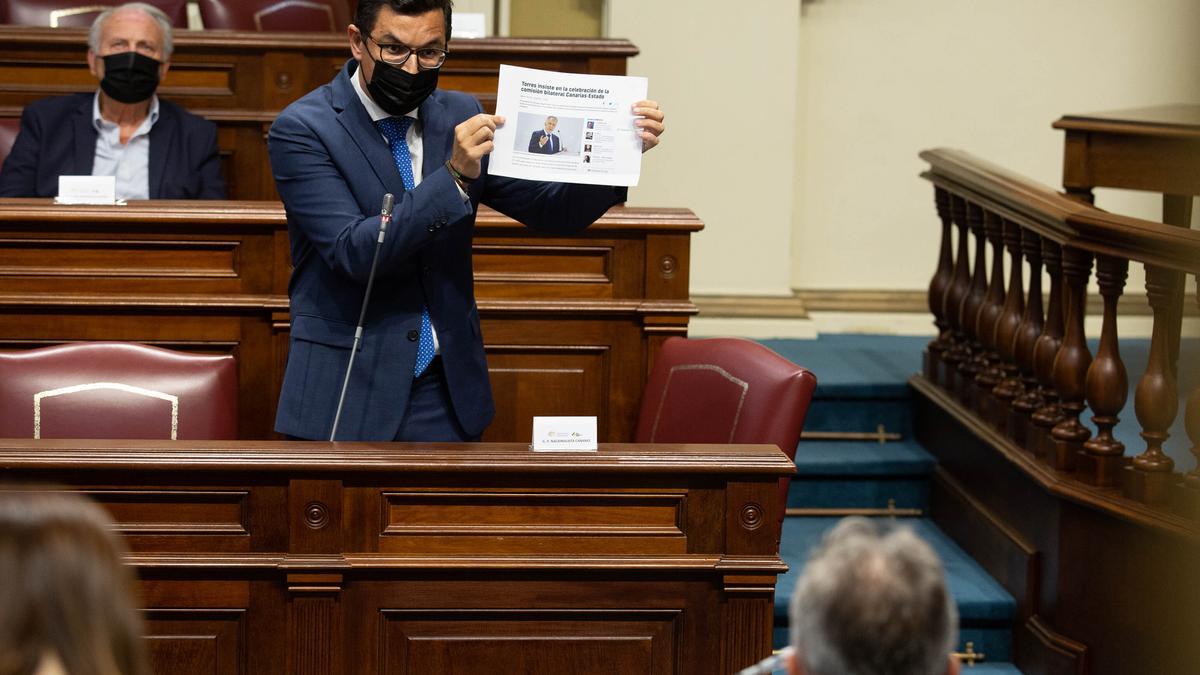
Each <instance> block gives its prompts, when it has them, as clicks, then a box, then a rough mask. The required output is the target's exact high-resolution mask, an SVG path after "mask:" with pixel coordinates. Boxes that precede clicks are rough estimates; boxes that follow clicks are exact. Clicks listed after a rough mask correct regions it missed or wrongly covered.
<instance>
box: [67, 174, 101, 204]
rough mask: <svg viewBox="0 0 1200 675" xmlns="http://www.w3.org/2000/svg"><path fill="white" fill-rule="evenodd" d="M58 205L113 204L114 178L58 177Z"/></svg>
mask: <svg viewBox="0 0 1200 675" xmlns="http://www.w3.org/2000/svg"><path fill="white" fill-rule="evenodd" d="M54 201H56V202H58V203H59V204H115V203H116V201H117V177H116V176H59V177H58V197H56V198H55V200H54Z"/></svg>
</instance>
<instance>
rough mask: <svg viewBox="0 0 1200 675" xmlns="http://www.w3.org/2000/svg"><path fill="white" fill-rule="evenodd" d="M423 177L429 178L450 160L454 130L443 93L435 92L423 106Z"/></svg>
mask: <svg viewBox="0 0 1200 675" xmlns="http://www.w3.org/2000/svg"><path fill="white" fill-rule="evenodd" d="M420 116H421V152H422V154H424V155H425V156H424V157H423V158H422V159H421V176H422V177H423V178H427V177H429V176H431V175H432V174H433V172H435V171H437V170H438V169H440V168H441V167H442V165H443V164H445V163H446V160H447V159H450V150H451V144H452V143H453V142H454V128H453V127H452V126H451V122H453V121H454V120H452V119H450V115H449V114H447V113H446V106H445V105H443V104H442V97H441V92H438V91H436V90H435V91H434V92H433V94H432V95H430V97H429V98H427V99H425V102H424V103H422V104H421V109H420Z"/></svg>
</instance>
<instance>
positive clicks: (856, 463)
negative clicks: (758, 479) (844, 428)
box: [796, 440, 936, 476]
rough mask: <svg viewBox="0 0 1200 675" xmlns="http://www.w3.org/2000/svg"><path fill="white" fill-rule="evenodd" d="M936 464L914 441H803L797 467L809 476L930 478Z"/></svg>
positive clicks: (798, 450) (797, 457)
mask: <svg viewBox="0 0 1200 675" xmlns="http://www.w3.org/2000/svg"><path fill="white" fill-rule="evenodd" d="M934 464H936V461H935V460H934V458H933V455H930V454H929V453H928V452H926V451H925V448H922V447H921V446H920V445H919V444H917V443H916V442H914V441H912V440H904V441H899V442H892V443H879V442H877V441H801V442H800V446H799V447H798V448H797V449H796V467H797V469H798V471H799V474H800V475H807V476H895V475H901V476H928V475H929V473H930V472H931V471H933V467H934Z"/></svg>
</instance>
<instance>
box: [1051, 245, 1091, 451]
mask: <svg viewBox="0 0 1200 675" xmlns="http://www.w3.org/2000/svg"><path fill="white" fill-rule="evenodd" d="M1062 265H1063V279H1064V281H1065V285H1066V288H1065V289H1064V292H1063V308H1064V309H1065V310H1066V329H1067V333H1066V335H1064V336H1063V343H1062V347H1061V348H1060V349H1059V350H1058V356H1057V357H1055V358H1054V387H1055V388H1056V389H1058V401H1059V405H1060V406H1062V410H1063V416H1064V417H1063V420H1062V421H1061V422H1059V423H1058V424H1056V425H1054V429H1053V430H1052V431H1051V432H1050V436H1051V437H1053V438H1054V456H1053V457H1052V461H1053V464H1054V468H1055V469H1058V470H1059V471H1071V470H1072V469H1074V468H1075V459H1076V455H1078V454H1079V452H1080V450H1082V449H1083V444H1084V442H1085V441H1087V440H1088V438H1090V437H1091V435H1092V432H1091V431H1089V430H1088V428H1087V427H1085V426H1083V423H1081V422H1080V421H1079V416H1080V415H1081V414H1082V413H1083V411H1084V409H1085V408H1086V407H1087V406H1086V405H1085V403H1084V396H1085V395H1086V383H1087V371H1088V367H1089V366H1091V365H1092V353H1091V352H1090V351H1088V346H1087V338H1086V337H1084V331H1083V320H1084V317H1085V315H1086V314H1087V283H1088V277H1090V276H1091V274H1092V254H1091V253H1089V252H1087V251H1081V250H1079V249H1077V248H1071V247H1069V246H1065V247H1063V255H1062Z"/></svg>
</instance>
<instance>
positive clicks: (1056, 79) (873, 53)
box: [792, 0, 1200, 289]
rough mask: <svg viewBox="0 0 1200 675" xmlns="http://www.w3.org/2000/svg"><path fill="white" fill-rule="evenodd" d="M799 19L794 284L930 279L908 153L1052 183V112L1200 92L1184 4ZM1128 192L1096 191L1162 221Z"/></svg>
mask: <svg viewBox="0 0 1200 675" xmlns="http://www.w3.org/2000/svg"><path fill="white" fill-rule="evenodd" d="M801 26H802V33H801V34H802V41H801V52H800V53H801V57H800V58H801V67H802V71H803V77H804V78H805V86H804V88H803V91H802V97H803V104H802V115H803V116H804V122H805V123H804V125H803V131H802V134H801V138H800V139H798V145H797V154H798V156H799V157H800V158H801V159H800V162H801V165H802V167H803V170H802V172H803V180H802V183H801V186H802V187H801V189H800V190H799V191H798V192H797V194H796V207H795V208H796V212H797V236H796V238H795V244H796V246H795V248H794V250H793V253H794V260H795V263H794V265H793V270H794V275H793V278H792V283H793V285H794V286H796V287H799V288H827V289H828V288H906V289H917V288H923V287H925V285H927V284H928V281H929V277H930V275H931V273H932V270H933V265H934V264H935V262H936V257H935V256H936V250H935V248H936V246H937V243H936V241H937V240H936V237H937V228H936V220H935V219H934V218H935V216H934V211H933V195H932V193H933V190H932V188H931V187H930V186H929V185H928V184H927V183H925V182H924V181H921V180H919V179H918V178H917V174H918V173H919V172H920V171H921V170H922V168H923V165H922V163H921V162H920V161H919V160H918V159H917V153H918V151H920V150H921V149H924V148H931V147H936V146H951V147H958V148H962V149H965V150H968V151H969V152H972V153H974V154H976V155H979V156H981V157H984V158H986V159H989V160H991V161H994V162H997V163H999V164H1001V165H1003V166H1006V167H1008V168H1010V169H1013V170H1015V171H1018V172H1020V173H1023V174H1025V175H1027V176H1030V177H1031V178H1034V179H1036V180H1039V181H1042V182H1044V183H1047V184H1049V185H1052V186H1056V187H1057V186H1059V185H1060V184H1061V176H1062V143H1063V134H1062V132H1060V131H1056V130H1054V129H1051V128H1050V124H1051V123H1052V122H1053V121H1054V120H1056V119H1057V118H1058V117H1060V116H1061V115H1063V114H1064V113H1082V112H1091V111H1100V110H1113V109H1121V108H1132V107H1140V106H1146V105H1157V104H1165V103H1179V102H1188V103H1196V102H1200V39H1197V38H1200V35H1198V32H1200V30H1198V29H1200V2H1196V0H1142V1H1139V2H1128V1H1127V0H1055V1H1053V2H1046V1H1044V0H989V1H983V0H972V1H963V0H906V1H905V2H885V1H881V0H818V1H817V2H812V3H809V4H806V6H805V11H804V16H803V19H802V21H801ZM1138 197H1139V196H1137V195H1134V196H1129V195H1128V194H1127V195H1124V196H1122V195H1114V194H1113V193H1111V192H1103V193H1101V194H1100V195H1099V196H1098V200H1097V201H1098V204H1099V205H1100V206H1101V207H1104V208H1109V209H1112V210H1116V211H1123V212H1126V213H1130V215H1138V216H1142V217H1149V218H1160V217H1161V211H1160V209H1161V206H1160V202H1158V201H1157V200H1155V199H1153V198H1149V197H1147V196H1146V195H1140V198H1138ZM864 234H867V235H868V236H863V235H864ZM851 262H854V263H856V264H848V263H851ZM914 263H917V264H914ZM1135 273H1140V270H1135Z"/></svg>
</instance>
